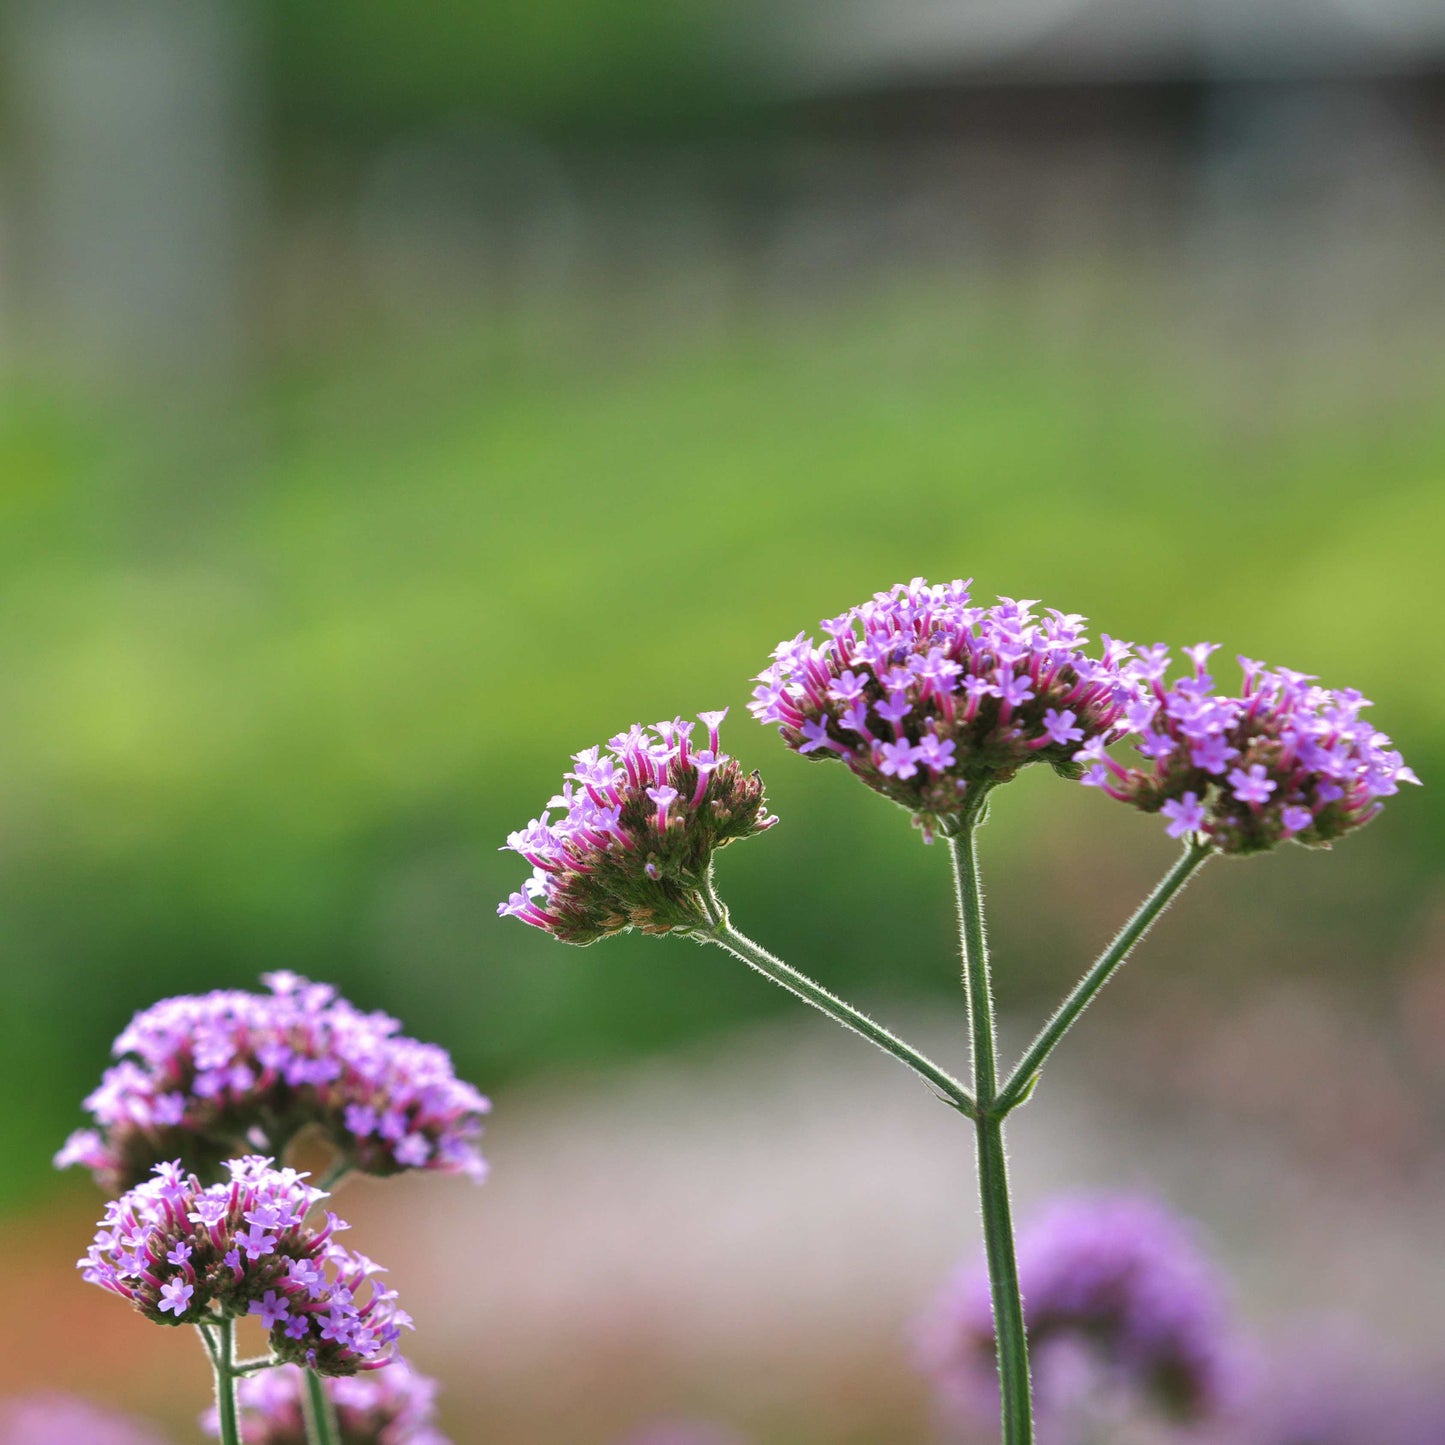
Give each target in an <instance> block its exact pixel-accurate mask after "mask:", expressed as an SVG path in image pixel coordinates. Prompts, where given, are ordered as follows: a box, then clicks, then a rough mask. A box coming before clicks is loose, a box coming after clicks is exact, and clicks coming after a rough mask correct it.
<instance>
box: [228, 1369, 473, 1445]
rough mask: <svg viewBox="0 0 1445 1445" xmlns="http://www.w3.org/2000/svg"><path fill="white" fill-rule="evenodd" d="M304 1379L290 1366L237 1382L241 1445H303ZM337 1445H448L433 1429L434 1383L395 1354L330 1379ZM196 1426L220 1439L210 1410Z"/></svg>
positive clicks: (304, 1434) (327, 1387) (435, 1391)
mask: <svg viewBox="0 0 1445 1445" xmlns="http://www.w3.org/2000/svg"><path fill="white" fill-rule="evenodd" d="M305 1388H306V1385H305V1376H304V1375H303V1374H302V1373H301V1371H300V1370H299V1369H298V1368H297V1367H296V1366H294V1365H282V1366H281V1367H280V1368H278V1369H274V1370H262V1371H261V1372H260V1373H259V1374H256V1375H250V1376H247V1377H246V1378H244V1379H242V1380H241V1381H240V1382H239V1384H238V1386H237V1390H236V1395H237V1401H238V1403H239V1405H240V1407H241V1439H242V1440H243V1441H244V1442H245V1445H306V1421H305V1417H304V1415H303V1413H302V1410H303V1406H302V1399H303V1396H304V1393H305ZM326 1392H327V1394H328V1395H330V1396H331V1403H332V1405H333V1406H334V1407H335V1409H336V1423H337V1425H338V1427H339V1429H340V1432H341V1442H342V1445H450V1442H448V1440H447V1439H446V1437H445V1436H443V1435H441V1434H440V1433H438V1431H437V1429H436V1423H435V1419H436V1394H437V1385H436V1381H435V1380H432V1379H430V1378H429V1377H428V1376H426V1375H423V1374H420V1373H419V1372H418V1371H416V1370H414V1369H412V1367H411V1365H410V1364H409V1363H408V1362H407V1361H406V1360H404V1359H402V1357H401V1356H400V1355H397V1356H395V1357H394V1358H393V1359H392V1361H391V1363H390V1364H389V1365H387V1366H386V1368H385V1369H382V1370H373V1371H372V1372H371V1373H369V1374H366V1375H353V1376H349V1377H345V1378H341V1379H335V1380H331V1381H329V1382H328V1383H327V1385H326ZM202 1424H203V1425H204V1427H205V1429H206V1430H207V1432H208V1433H210V1434H212V1435H219V1434H220V1423H219V1421H218V1420H217V1418H216V1412H215V1410H214V1409H213V1410H209V1411H207V1413H206V1415H205V1416H204V1417H203V1419H202Z"/></svg>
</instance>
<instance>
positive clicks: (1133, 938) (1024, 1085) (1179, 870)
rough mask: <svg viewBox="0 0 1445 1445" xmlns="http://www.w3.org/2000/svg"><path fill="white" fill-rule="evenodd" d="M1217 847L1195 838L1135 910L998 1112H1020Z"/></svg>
mask: <svg viewBox="0 0 1445 1445" xmlns="http://www.w3.org/2000/svg"><path fill="white" fill-rule="evenodd" d="M1213 851H1214V850H1213V849H1212V848H1210V846H1209V845H1208V844H1207V843H1201V842H1199V841H1198V840H1197V839H1192V840H1191V841H1190V842H1189V843H1188V845H1187V846H1186V847H1185V849H1184V852H1183V853H1182V854H1181V855H1180V857H1179V861H1178V862H1176V863H1175V864H1174V866H1173V867H1172V868H1171V869H1170V870H1169V871H1168V873H1166V874H1165V875H1164V877H1163V878H1161V879H1160V880H1159V883H1158V885H1157V886H1156V887H1155V889H1154V891H1153V892H1152V893H1151V894H1150V895H1149V896H1148V897H1147V898H1146V899H1145V900H1144V901H1143V902H1142V903H1141V904H1140V905H1139V907H1138V909H1136V910H1135V913H1134V916H1133V917H1132V918H1130V920H1129V921H1128V922H1127V923H1126V924H1125V925H1124V926H1123V928H1121V929H1120V930H1119V933H1118V935H1117V937H1115V939H1114V941H1113V942H1112V943H1111V944H1110V945H1109V946H1108V947H1107V948H1106V949H1105V950H1104V951H1103V953H1101V954H1100V955H1099V957H1098V958H1097V959H1095V961H1094V963H1093V965H1092V966H1091V967H1090V969H1089V971H1088V972H1087V973H1086V974H1085V975H1084V976H1083V978H1081V979H1080V980H1079V981H1078V983H1076V984H1075V985H1074V987H1073V990H1072V991H1071V992H1070V993H1069V995H1068V997H1067V998H1066V999H1065V1000H1064V1001H1063V1003H1061V1004H1060V1005H1059V1007H1058V1008H1057V1009H1056V1010H1055V1012H1054V1015H1053V1017H1052V1018H1050V1019H1049V1021H1048V1023H1046V1024H1045V1025H1044V1026H1043V1028H1042V1029H1040V1030H1039V1033H1038V1036H1037V1037H1036V1038H1035V1039H1034V1041H1033V1043H1031V1044H1030V1045H1029V1046H1028V1048H1027V1049H1026V1050H1025V1051H1024V1056H1023V1058H1021V1059H1020V1060H1019V1062H1018V1063H1017V1065H1015V1067H1014V1070H1013V1072H1012V1073H1011V1074H1010V1075H1009V1078H1008V1082H1007V1083H1006V1084H1005V1085H1004V1086H1003V1088H1002V1089H1000V1090H999V1094H998V1098H997V1099H996V1100H995V1102H994V1109H995V1112H997V1113H998V1114H999V1115H1000V1116H1002V1115H1004V1114H1007V1113H1008V1112H1009V1110H1011V1109H1014V1108H1017V1106H1018V1105H1019V1104H1021V1103H1022V1102H1023V1101H1024V1100H1025V1099H1026V1098H1028V1096H1029V1093H1030V1092H1031V1091H1032V1089H1033V1086H1034V1084H1035V1082H1036V1081H1037V1080H1038V1076H1039V1071H1040V1070H1041V1069H1042V1068H1043V1066H1044V1061H1045V1060H1046V1059H1047V1058H1048V1056H1049V1055H1050V1054H1051V1053H1052V1052H1053V1051H1054V1047H1055V1045H1057V1044H1058V1042H1059V1040H1060V1039H1062V1038H1063V1036H1064V1035H1065V1034H1066V1033H1068V1031H1069V1029H1070V1028H1071V1027H1072V1026H1073V1024H1074V1021H1075V1019H1077V1018H1078V1017H1079V1015H1080V1014H1081V1013H1083V1011H1084V1010H1085V1009H1086V1008H1088V1006H1089V1004H1090V1003H1091V1002H1092V1001H1093V998H1094V995H1095V994H1096V993H1098V992H1099V990H1100V989H1101V988H1103V986H1104V985H1105V984H1106V983H1108V981H1109V978H1110V976H1111V975H1112V974H1113V972H1114V970H1115V969H1116V968H1118V967H1119V965H1120V964H1121V963H1123V962H1124V960H1125V959H1126V958H1128V956H1129V953H1130V951H1131V950H1132V949H1133V947H1134V945H1135V944H1136V943H1138V942H1139V940H1140V939H1141V938H1143V937H1144V935H1145V934H1146V933H1148V931H1149V929H1150V926H1151V925H1152V924H1153V922H1154V920H1155V919H1156V918H1158V917H1159V915H1160V914H1161V913H1163V912H1164V910H1165V909H1166V908H1168V906H1169V904H1170V903H1171V902H1172V901H1173V900H1174V898H1175V897H1176V896H1177V895H1178V893H1179V892H1180V890H1181V889H1183V887H1184V885H1185V884H1186V883H1188V882H1189V880H1190V879H1191V878H1192V877H1193V876H1194V875H1195V873H1196V872H1198V871H1199V869H1200V868H1201V867H1202V866H1203V865H1204V861H1205V859H1207V858H1208V857H1210V855H1211V854H1212V853H1213Z"/></svg>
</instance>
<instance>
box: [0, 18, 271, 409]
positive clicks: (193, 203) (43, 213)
mask: <svg viewBox="0 0 1445 1445" xmlns="http://www.w3.org/2000/svg"><path fill="white" fill-rule="evenodd" d="M4 39H5V54H6V69H7V77H6V78H7V80H8V82H9V88H10V90H11V94H12V114H11V120H12V125H13V129H12V132H11V137H10V139H11V145H10V152H11V153H10V156H9V164H8V165H7V166H6V176H7V180H8V181H9V182H10V195H9V197H8V198H7V199H8V201H9V205H8V206H7V209H8V210H9V211H10V212H11V214H12V216H13V221H12V245H11V247H10V248H9V251H8V254H7V256H6V261H7V263H8V265H9V266H10V268H11V271H12V275H11V276H10V277H8V278H7V282H8V284H7V285H6V286H5V287H4V290H5V293H6V295H7V297H9V298H11V305H10V307H9V310H10V311H11V312H12V315H11V316H10V317H9V321H10V324H11V326H12V327H13V328H14V329H15V331H16V332H17V333H18V335H19V337H20V338H21V340H22V343H23V345H24V348H25V350H26V351H27V352H28V353H30V354H31V355H32V356H34V357H36V358H38V359H39V360H40V361H41V363H42V364H47V365H48V364H56V365H58V366H59V367H60V368H61V369H62V370H63V371H65V372H73V373H78V374H80V375H82V376H86V377H90V378H96V377H102V378H105V379H106V380H115V381H121V382H125V381H127V380H136V379H140V380H143V381H146V380H164V381H166V382H169V383H172V384H174V383H176V382H180V381H186V382H191V381H196V380H200V381H206V380H216V379H224V378H225V377H227V376H228V375H230V374H232V373H233V372H234V371H235V369H236V368H237V366H238V364H239V362H240V360H241V357H242V354H243V351H244V345H245V324H244V315H245V312H246V309H247V286H248V279H249V278H248V266H249V263H250V260H251V257H250V254H249V253H250V250H251V247H252V245H253V242H254V236H255V229H256V224H257V220H258V217H257V213H256V194H257V193H256V186H257V178H258V173H257V168H256V155H255V146H256V143H257V140H258V138H259V132H258V127H257V123H256V122H257V117H256V114H255V98H254V94H253V92H252V89H251V77H250V74H249V69H250V65H249V62H250V58H251V57H250V51H249V43H248V41H249V37H248V34H247V29H246V26H245V24H244V14H243V12H242V10H241V9H240V7H239V6H237V5H235V4H233V3H232V0H22V3H19V4H16V5H14V6H12V7H11V9H10V11H9V13H8V15H7V17H6V20H5V27H4Z"/></svg>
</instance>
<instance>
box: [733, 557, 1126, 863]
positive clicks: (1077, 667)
mask: <svg viewBox="0 0 1445 1445" xmlns="http://www.w3.org/2000/svg"><path fill="white" fill-rule="evenodd" d="M970 585H971V583H969V582H949V583H946V584H943V585H940V586H930V585H928V584H927V583H926V582H925V581H924V580H923V579H922V578H920V577H916V578H914V580H913V581H912V582H910V583H908V584H907V585H906V586H905V585H903V584H901V583H900V584H899V585H897V586H895V587H894V588H893V589H892V590H891V591H888V592H879V593H877V594H875V596H874V597H873V599H872V601H870V602H865V603H863V604H862V605H861V606H858V607H854V608H851V609H850V610H849V611H847V612H845V613H843V614H842V615H841V616H838V617H834V618H831V619H828V620H826V621H824V622H823V623H822V628H823V631H824V632H825V633H827V634H828V640H827V641H826V642H824V643H822V644H821V645H818V644H815V643H814V641H813V639H812V638H810V637H808V636H806V635H805V634H803V633H801V632H800V633H799V634H798V635H797V637H795V638H793V640H792V641H791V642H785V643H783V644H781V646H779V647H778V648H777V649H776V650H775V651H774V653H773V663H772V665H771V666H770V667H769V668H768V669H767V670H766V671H765V672H763V673H761V674H760V675H759V678H758V683H759V685H758V687H757V689H756V690H755V692H754V695H753V696H754V701H753V703H752V704H751V711H752V713H753V715H754V716H755V717H756V718H757V719H758V720H759V721H760V722H764V723H776V724H777V725H778V729H779V731H780V732H781V734H782V736H783V740H784V742H786V743H787V745H788V746H789V747H790V748H792V749H794V750H795V751H796V752H799V753H802V754H804V755H806V756H811V757H813V758H835V759H838V760H839V761H841V762H843V763H845V764H846V765H847V766H848V768H849V769H851V771H852V772H853V773H855V774H856V775H857V776H858V777H859V778H861V779H862V780H863V781H864V782H865V783H867V784H868V786H869V787H870V788H874V789H876V790H877V791H878V792H880V793H882V794H883V795H884V796H885V797H887V798H891V799H892V800H893V801H894V802H895V803H899V804H901V805H902V806H903V807H905V808H907V809H909V810H910V811H911V812H912V813H913V815H914V818H915V821H916V822H918V824H919V825H920V826H921V827H922V828H923V829H924V834H925V836H926V837H927V836H931V833H932V830H933V828H934V826H935V825H936V824H938V823H940V822H943V823H946V821H947V820H948V819H950V818H951V817H953V816H954V815H956V814H958V813H959V812H960V811H961V810H962V809H963V807H964V806H965V803H966V800H967V799H968V797H969V794H970V790H971V788H973V787H974V786H975V785H977V784H982V783H994V782H1003V781H1006V780H1007V779H1010V778H1012V777H1013V776H1014V775H1015V774H1016V773H1017V772H1018V771H1019V769H1020V768H1023V767H1026V766H1027V765H1028V764H1030V763H1049V764H1052V766H1053V767H1054V768H1055V769H1057V770H1058V771H1059V772H1061V773H1063V774H1065V775H1066V776H1069V777H1077V776H1078V774H1079V768H1078V765H1077V764H1076V763H1075V762H1074V755H1075V753H1076V752H1077V750H1078V748H1079V746H1080V744H1081V743H1085V742H1090V741H1094V740H1099V741H1103V740H1107V739H1109V738H1111V737H1113V736H1114V735H1115V734H1116V733H1117V732H1119V731H1121V730H1122V729H1123V728H1124V726H1125V723H1124V722H1123V718H1124V708H1125V705H1126V704H1127V703H1128V702H1129V701H1130V700H1131V698H1132V695H1133V691H1134V684H1133V683H1132V682H1131V680H1130V679H1129V677H1128V675H1127V673H1126V672H1125V670H1124V666H1123V665H1124V664H1125V662H1126V661H1127V660H1128V658H1129V656H1130V650H1129V647H1128V646H1127V644H1124V643H1119V642H1116V641H1113V640H1112V639H1110V638H1108V637H1106V638H1105V639H1104V646H1103V655H1102V657H1101V658H1099V659H1097V660H1095V659H1091V658H1088V657H1086V656H1085V655H1084V652H1083V648H1084V646H1085V645H1086V643H1085V635H1084V632H1083V630H1082V626H1083V622H1084V618H1082V617H1079V616H1075V615H1072V614H1065V613H1062V612H1056V611H1054V610H1053V609H1052V608H1050V609H1048V611H1047V614H1046V615H1045V616H1044V617H1041V618H1040V617H1036V616H1035V615H1034V613H1033V610H1032V609H1033V607H1034V606H1035V604H1034V603H1032V602H1015V601H1013V600H1012V599H1009V598H1001V599H1000V600H999V601H998V603H997V604H996V605H995V606H993V607H976V606H973V605H972V604H971V602H970V600H969V587H970Z"/></svg>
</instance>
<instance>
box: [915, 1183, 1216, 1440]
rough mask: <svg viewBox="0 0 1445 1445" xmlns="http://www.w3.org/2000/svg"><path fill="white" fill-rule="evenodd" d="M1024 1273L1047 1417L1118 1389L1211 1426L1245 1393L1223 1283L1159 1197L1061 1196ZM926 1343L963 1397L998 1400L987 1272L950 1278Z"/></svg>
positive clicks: (1029, 1244) (1034, 1236)
mask: <svg viewBox="0 0 1445 1445" xmlns="http://www.w3.org/2000/svg"><path fill="white" fill-rule="evenodd" d="M1019 1278H1020V1282H1021V1283H1022V1286H1023V1296H1024V1317H1025V1323H1026V1325H1027V1329H1028V1337H1029V1349H1030V1354H1031V1356H1032V1358H1033V1362H1034V1379H1035V1389H1036V1391H1037V1396H1038V1401H1039V1406H1040V1414H1041V1417H1043V1416H1045V1415H1047V1414H1048V1413H1051V1412H1052V1413H1053V1414H1054V1415H1055V1417H1056V1418H1057V1417H1058V1416H1059V1415H1065V1414H1068V1412H1069V1411H1070V1410H1071V1409H1079V1408H1088V1407H1089V1406H1097V1405H1098V1403H1099V1402H1100V1401H1101V1400H1103V1399H1106V1398H1109V1397H1112V1399H1113V1400H1115V1401H1118V1400H1127V1401H1129V1402H1130V1403H1133V1404H1137V1405H1141V1406H1144V1407H1146V1408H1147V1409H1149V1410H1152V1411H1155V1412H1157V1413H1158V1414H1160V1415H1162V1416H1163V1417H1165V1418H1167V1419H1169V1420H1172V1421H1175V1422H1180V1423H1186V1422H1193V1423H1203V1422H1206V1421H1209V1420H1212V1419H1217V1418H1218V1417H1219V1416H1220V1414H1221V1413H1222V1412H1223V1411H1224V1410H1225V1409H1226V1407H1227V1406H1229V1405H1230V1404H1232V1403H1233V1401H1234V1399H1235V1398H1236V1396H1237V1394H1238V1391H1239V1389H1240V1386H1241V1381H1240V1366H1239V1358H1238V1355H1237V1352H1236V1346H1235V1344H1234V1342H1233V1341H1232V1339H1231V1337H1230V1331H1229V1329H1228V1327H1227V1324H1226V1313H1225V1308H1224V1299H1223V1291H1222V1289H1221V1287H1220V1284H1219V1282H1218V1280H1217V1278H1216V1276H1215V1273H1214V1271H1213V1270H1212V1269H1211V1267H1210V1266H1209V1264H1208V1263H1207V1261H1206V1260H1205V1259H1204V1258H1203V1256H1202V1255H1201V1254H1200V1253H1199V1251H1198V1248H1197V1247H1196V1245H1195V1243H1194V1241H1193V1239H1192V1238H1191V1237H1190V1234H1189V1231H1188V1230H1187V1228H1186V1227H1185V1225H1184V1223H1183V1221H1181V1220H1179V1219H1178V1218H1176V1217H1175V1216H1174V1215H1172V1214H1171V1213H1169V1212H1168V1211H1167V1210H1165V1209H1164V1208H1163V1207H1162V1206H1160V1205H1159V1204H1156V1203H1155V1202H1153V1201H1152V1200H1149V1199H1141V1198H1132V1197H1127V1196H1125V1197H1116V1198H1102V1199H1088V1198H1082V1199H1066V1200H1062V1201H1059V1202H1058V1203H1056V1204H1055V1205H1054V1206H1053V1207H1052V1208H1051V1209H1050V1210H1049V1212H1047V1213H1046V1214H1045V1215H1044V1216H1043V1217H1042V1218H1041V1219H1040V1220H1039V1221H1038V1222H1037V1223H1036V1224H1035V1225H1034V1227H1033V1228H1032V1229H1030V1230H1027V1231H1025V1232H1024V1233H1023V1234H1022V1235H1021V1236H1020V1239H1019ZM923 1344H924V1363H925V1365H926V1366H927V1367H928V1368H929V1369H930V1370H931V1371H932V1372H933V1373H934V1375H935V1376H936V1377H937V1379H938V1380H939V1383H940V1385H941V1386H942V1387H943V1389H944V1391H945V1394H946V1397H947V1399H948V1401H949V1403H950V1404H951V1405H953V1406H954V1407H955V1408H956V1409H958V1410H960V1411H961V1412H962V1413H965V1414H970V1413H977V1414H979V1415H983V1416H987V1415H988V1414H990V1413H991V1412H992V1411H994V1410H995V1409H996V1405H997V1399H998V1375H997V1367H996V1365H995V1361H994V1329H993V1314H992V1309H991V1306H990V1302H989V1290H988V1280H987V1279H986V1278H985V1277H981V1276H980V1275H979V1274H978V1272H977V1271H975V1270H969V1271H968V1272H967V1273H965V1274H963V1275H961V1276H960V1277H959V1278H958V1279H957V1280H955V1281H954V1282H953V1284H952V1285H950V1286H949V1288H948V1290H947V1291H946V1293H945V1295H944V1297H943V1298H942V1299H941V1300H940V1302H939V1306H938V1309H937V1312H936V1317H935V1318H934V1319H933V1320H931V1321H930V1322H929V1326H928V1329H927V1332H926V1335H925V1338H924V1342H923ZM1071 1423H1072V1424H1073V1425H1074V1426H1075V1427H1076V1428H1077V1427H1078V1425H1079V1424H1080V1423H1081V1422H1080V1421H1078V1420H1074V1421H1072V1422H1071ZM1094 1423H1095V1424H1096V1425H1097V1423H1098V1422H1097V1421H1096V1422H1094Z"/></svg>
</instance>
